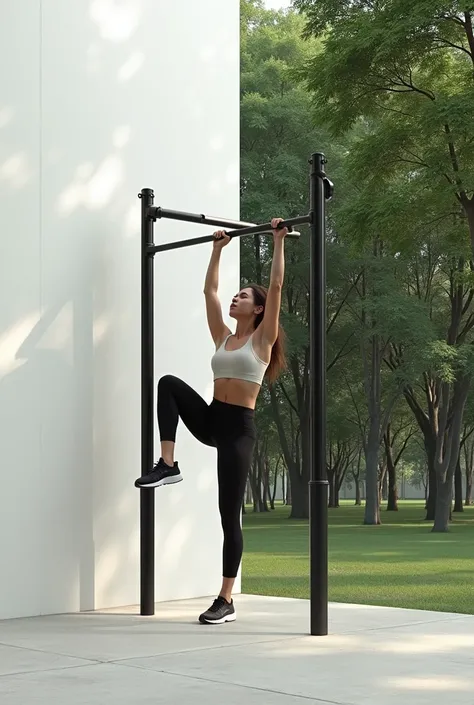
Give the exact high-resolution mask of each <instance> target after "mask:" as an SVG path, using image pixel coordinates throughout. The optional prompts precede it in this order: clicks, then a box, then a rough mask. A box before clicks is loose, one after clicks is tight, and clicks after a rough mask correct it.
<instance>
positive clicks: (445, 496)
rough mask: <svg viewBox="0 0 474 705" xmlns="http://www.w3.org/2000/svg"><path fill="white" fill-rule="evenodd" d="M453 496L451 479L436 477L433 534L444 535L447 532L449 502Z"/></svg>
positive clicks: (449, 511) (449, 512) (449, 513)
mask: <svg viewBox="0 0 474 705" xmlns="http://www.w3.org/2000/svg"><path fill="white" fill-rule="evenodd" d="M452 494H453V484H452V479H449V477H447V478H446V479H444V480H443V479H442V478H441V477H438V487H437V490H436V511H435V520H434V524H433V529H432V531H433V532H436V533H445V532H447V531H449V528H448V527H449V518H450V516H451V502H452Z"/></svg>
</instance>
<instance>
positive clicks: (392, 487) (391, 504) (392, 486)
mask: <svg viewBox="0 0 474 705" xmlns="http://www.w3.org/2000/svg"><path fill="white" fill-rule="evenodd" d="M387 475H388V501H387V512H398V489H397V470H396V468H395V465H394V464H393V463H391V464H389V465H388V471H387Z"/></svg>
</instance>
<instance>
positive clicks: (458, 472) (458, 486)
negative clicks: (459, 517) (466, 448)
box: [453, 456, 464, 512]
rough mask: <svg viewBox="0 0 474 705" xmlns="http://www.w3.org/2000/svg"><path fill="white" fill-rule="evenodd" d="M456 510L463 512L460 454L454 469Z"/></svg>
mask: <svg viewBox="0 0 474 705" xmlns="http://www.w3.org/2000/svg"><path fill="white" fill-rule="evenodd" d="M453 511H454V512H463V511H464V506H463V496H462V470H461V458H460V457H459V456H458V462H457V463H456V470H455V471H454V509H453Z"/></svg>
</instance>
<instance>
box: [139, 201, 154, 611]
mask: <svg viewBox="0 0 474 705" xmlns="http://www.w3.org/2000/svg"><path fill="white" fill-rule="evenodd" d="M140 198H141V199H142V238H141V239H142V253H141V271H142V287H141V290H142V291H141V293H142V300H141V305H142V321H141V323H142V330H141V338H142V341H141V357H142V393H141V401H142V413H141V421H142V438H141V442H142V457H141V474H142V475H145V474H146V473H147V472H149V471H150V469H151V468H152V467H153V433H154V425H153V418H154V405H153V399H154V349H153V338H154V308H153V255H150V254H148V247H150V246H153V244H154V243H153V223H154V221H153V219H152V218H150V217H149V215H148V209H149V207H150V206H152V205H153V199H154V194H153V190H152V189H149V188H144V189H142V191H141V193H140ZM140 614H142V615H153V614H155V490H153V489H144V490H140Z"/></svg>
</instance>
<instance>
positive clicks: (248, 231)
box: [147, 215, 311, 255]
mask: <svg viewBox="0 0 474 705" xmlns="http://www.w3.org/2000/svg"><path fill="white" fill-rule="evenodd" d="M310 220H311V215H300V216H298V217H297V218H289V219H288V220H284V221H282V222H281V223H280V224H279V226H278V227H279V229H280V228H291V227H292V226H293V225H300V224H302V223H309V222H310ZM225 232H226V234H227V235H229V236H230V237H231V238H232V237H243V236H245V235H262V234H265V233H271V232H272V224H271V223H264V224H262V225H251V226H249V227H242V228H241V229H240V230H233V231H232V230H231V231H225ZM295 235H296V237H299V233H298V234H297V233H296V232H293V233H288V235H287V237H291V236H293V237H295ZM213 240H214V235H204V236H203V237H195V238H192V239H189V240H179V241H178V242H168V243H166V244H165V245H154V246H153V247H149V248H148V250H147V252H148V254H149V255H154V254H156V253H157V252H166V251H167V250H179V249H181V248H182V247H191V246H192V245H200V244H201V243H204V242H212V241H213Z"/></svg>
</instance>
